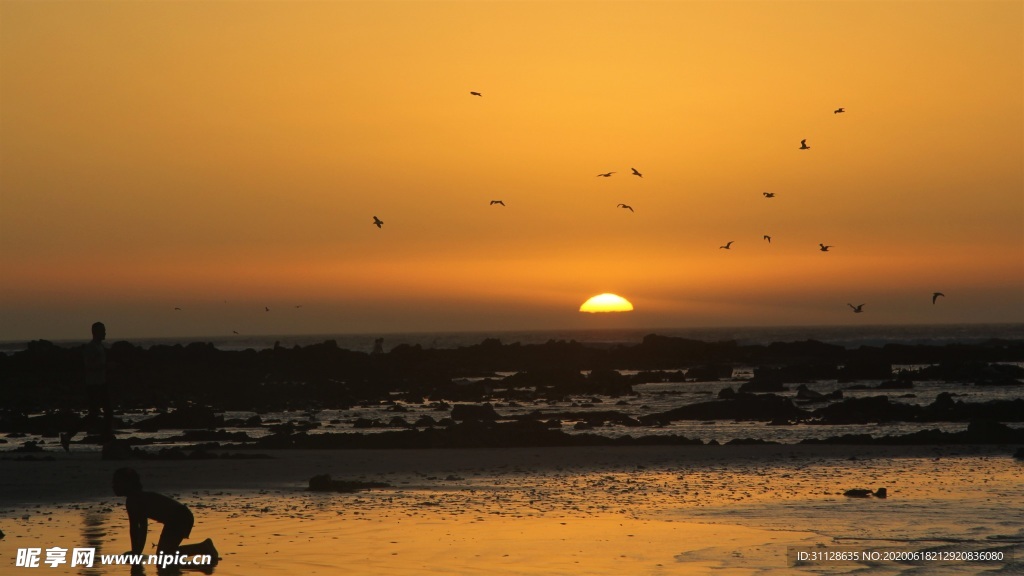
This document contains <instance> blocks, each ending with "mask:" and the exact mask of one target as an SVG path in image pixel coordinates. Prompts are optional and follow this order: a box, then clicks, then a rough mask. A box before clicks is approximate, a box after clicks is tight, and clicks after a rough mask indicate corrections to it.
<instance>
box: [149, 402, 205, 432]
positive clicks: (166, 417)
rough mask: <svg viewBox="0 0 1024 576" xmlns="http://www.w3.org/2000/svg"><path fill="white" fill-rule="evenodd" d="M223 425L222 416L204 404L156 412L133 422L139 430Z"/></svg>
mask: <svg viewBox="0 0 1024 576" xmlns="http://www.w3.org/2000/svg"><path fill="white" fill-rule="evenodd" d="M222 426H224V416H221V415H217V414H215V413H214V412H213V410H212V409H211V408H208V407H206V406H195V405H192V406H185V407H182V408H178V409H177V410H174V411H173V412H165V413H163V414H157V415H156V416H153V417H152V418H147V419H146V420H141V421H139V422H136V423H135V429H136V430H139V431H141V432H156V431H158V430H164V429H168V428H171V429H175V428H176V429H186V428H218V427H222Z"/></svg>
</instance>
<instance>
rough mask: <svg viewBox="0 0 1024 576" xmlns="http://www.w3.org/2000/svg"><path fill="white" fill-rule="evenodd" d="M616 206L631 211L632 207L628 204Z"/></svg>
mask: <svg viewBox="0 0 1024 576" xmlns="http://www.w3.org/2000/svg"><path fill="white" fill-rule="evenodd" d="M616 208H623V209H626V210H629V211H630V212H632V211H633V207H632V206H630V205H629V204H619V205H618V206H616Z"/></svg>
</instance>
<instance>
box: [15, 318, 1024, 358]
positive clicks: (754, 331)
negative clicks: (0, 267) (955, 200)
mask: <svg viewBox="0 0 1024 576" xmlns="http://www.w3.org/2000/svg"><path fill="white" fill-rule="evenodd" d="M648 334H658V335H661V336H674V337H680V338H690V339H693V340H701V341H705V342H727V341H735V342H736V343H737V344H740V345H749V344H770V343H772V342H801V341H804V340H817V341H819V342H825V343H828V344H834V345H837V346H843V347H845V348H850V349H855V348H859V347H861V346H882V345H885V344H928V345H944V344H954V343H959V344H976V343H979V342H985V341H987V340H992V339H1001V340H1024V323H1005V324H907V325H865V326H850V325H845V326H747V327H705V328H630V329H608V330H515V331H503V330H492V331H467V332H408V333H376V334H371V333H362V334H353V333H337V334H264V335H206V336H190V337H177V338H133V339H126V340H127V341H128V342H130V343H132V344H133V345H135V346H140V347H143V348H149V347H150V346H156V345H172V346H173V345H175V344H182V345H185V344H189V343H192V342H207V343H210V344H213V345H214V347H216V348H217V349H220V350H246V349H254V350H262V349H266V348H272V347H274V346H275V345H280V346H283V347H286V348H291V347H294V346H308V345H311V344H319V343H321V342H324V341H326V340H333V341H335V342H336V343H337V344H338V347H339V348H342V349H345V350H353V351H358V352H370V351H371V350H373V347H374V342H375V341H376V340H377V339H378V338H383V339H384V350H385V351H387V350H390V349H392V348H394V347H396V346H399V345H403V344H405V345H419V346H422V347H423V348H458V347H462V346H472V345H474V344H479V343H480V342H482V341H483V340H485V339H488V338H497V339H498V340H500V341H501V342H502V343H504V344H513V343H516V342H518V343H520V344H543V343H545V342H548V341H552V340H554V341H559V340H562V341H576V342H580V343H584V344H593V345H600V346H608V345H616V344H624V345H632V344H639V343H640V342H641V341H642V340H643V337H644V336H646V335H648ZM113 340H114V341H116V340H118V339H117V338H116V337H115V338H113ZM53 342H54V343H55V344H57V345H61V346H65V345H66V346H73V345H77V344H82V343H84V342H85V340H84V339H83V340H55V341H53ZM27 344H28V343H27V342H25V341H23V340H22V341H8V342H0V353H7V354H10V353H13V352H17V351H20V350H24V349H25V348H26V346H27ZM108 344H109V342H108Z"/></svg>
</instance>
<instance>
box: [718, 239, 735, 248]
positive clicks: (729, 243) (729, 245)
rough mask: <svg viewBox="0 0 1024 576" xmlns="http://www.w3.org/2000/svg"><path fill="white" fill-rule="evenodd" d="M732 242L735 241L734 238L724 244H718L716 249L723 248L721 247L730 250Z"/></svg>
mask: <svg viewBox="0 0 1024 576" xmlns="http://www.w3.org/2000/svg"><path fill="white" fill-rule="evenodd" d="M733 242H735V240H729V241H728V242H726V243H725V246H719V247H718V249H719V250H723V249H724V250H732V243H733Z"/></svg>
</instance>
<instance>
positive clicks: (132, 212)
mask: <svg viewBox="0 0 1024 576" xmlns="http://www.w3.org/2000/svg"><path fill="white" fill-rule="evenodd" d="M471 90H472V91H479V92H481V93H482V94H483V96H482V97H475V96H471V95H470V94H469V92H470V91H471ZM840 106H842V107H844V108H845V109H846V112H845V113H844V114H833V110H834V109H835V108H837V107H840ZM805 138H806V139H807V142H808V144H809V145H810V146H811V149H810V150H799V149H798V148H799V145H800V140H801V139H805ZM631 167H636V168H637V169H639V170H640V171H641V172H642V173H643V175H644V176H643V178H638V177H636V176H632V175H630V168H631ZM607 171H615V172H616V174H614V175H613V176H612V177H611V178H598V177H596V174H598V173H601V172H607ZM764 191H772V192H775V193H776V197H775V198H772V199H766V198H764V197H763V196H762V194H761V193H762V192H764ZM494 199H501V200H503V201H504V202H505V204H506V206H505V207H501V206H490V205H489V201H490V200H494ZM619 203H626V204H629V205H631V206H632V207H633V208H634V210H635V212H632V213H631V212H629V211H626V210H623V209H620V208H616V205H617V204H619ZM374 215H376V216H379V217H380V218H381V219H382V220H383V221H384V222H385V224H384V226H383V228H382V229H377V228H376V227H375V226H373V224H372V217H373V216H374ZM764 234H770V235H771V236H772V242H771V244H768V243H767V242H765V241H764V240H762V236H763V235H764ZM730 240H731V241H734V244H733V245H732V248H731V249H730V250H728V251H726V250H721V249H719V248H718V247H719V246H721V245H723V244H725V243H726V242H728V241H730ZM819 242H823V243H825V244H830V245H834V246H835V247H834V248H833V249H832V250H831V251H830V252H828V253H822V252H820V251H819V250H818V243H819ZM937 290H938V291H943V292H944V293H945V294H946V295H947V297H946V298H945V299H944V300H940V301H939V303H938V304H937V305H934V306H933V305H932V304H931V300H930V295H931V293H932V292H933V291H937ZM602 292H614V293H617V294H620V295H622V296H625V297H626V298H628V299H629V300H630V301H632V302H633V304H634V306H635V311H634V312H631V313H628V314H624V315H619V316H614V317H613V316H610V315H592V314H581V313H579V312H578V311H577V310H578V308H579V306H580V304H581V303H582V302H583V301H584V300H586V299H587V298H589V297H590V296H593V295H595V294H599V293H602ZM849 302H852V303H854V304H860V303H866V306H865V308H864V310H865V313H864V314H860V315H854V314H852V313H851V311H850V310H849V308H848V307H847V306H846V305H847V303H849ZM297 305H302V308H295V306H297ZM265 306H269V307H271V309H272V311H271V313H266V312H264V307H265ZM174 307H180V308H182V310H181V311H180V312H174ZM96 319H102V320H104V321H106V322H107V324H108V327H109V329H108V331H109V332H110V335H111V338H121V337H132V336H139V337H141V336H165V335H166V336H175V335H177V336H181V335H220V334H230V333H231V331H232V330H237V331H240V332H243V333H250V334H251V333H269V334H275V333H303V332H314V333H319V332H369V333H375V332H394V331H414V330H503V329H529V328H573V327H597V326H636V327H685V326H716V325H760V324H785V325H802V324H850V323H873V324H890V323H946V322H993V321H996V322H998V321H1013V322H1021V321H1024V4H1022V3H1021V2H1018V1H1006V2H986V1H972V2H884V1H878V2H795V1H794V2H788V1H787V2H775V1H767V0H765V1H756V2H711V1H679V2H670V1H665V2H642V1H638V2H590V1H582V0H579V1H568V2H531V1H515V2H432V1H414V2H392V1H372V2H370V1H368V2H357V1H351V2H349V1H344V2H343V1H324V2H313V1H309V2H306V1H295V2H290V1H289V2H285V1H278V2H274V1H260V2H255V1H253V2H247V1H238V2H227V1H224V2H184V1H181V2H178V1H165V2H160V1H154V2H141V1H140V2H127V1H118V2H115V1H96V2H77V1H76V2H61V1H50V2H35V1H21V0H2V1H0V340H7V339H26V338H47V339H59V338H68V337H82V338H85V337H87V335H88V334H87V333H88V325H89V324H90V323H91V322H93V321H94V320H96Z"/></svg>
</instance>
